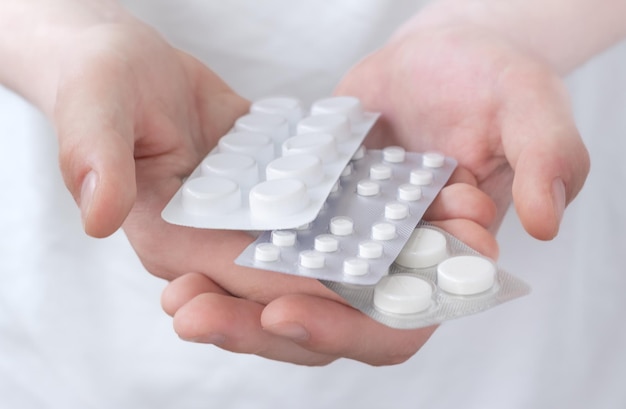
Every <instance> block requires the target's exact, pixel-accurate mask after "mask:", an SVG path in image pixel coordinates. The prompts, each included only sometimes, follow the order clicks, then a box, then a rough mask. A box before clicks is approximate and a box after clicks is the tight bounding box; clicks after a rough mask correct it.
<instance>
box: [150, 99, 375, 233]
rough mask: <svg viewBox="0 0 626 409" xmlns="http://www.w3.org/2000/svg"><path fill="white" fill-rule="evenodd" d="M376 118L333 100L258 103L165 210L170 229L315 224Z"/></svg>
mask: <svg viewBox="0 0 626 409" xmlns="http://www.w3.org/2000/svg"><path fill="white" fill-rule="evenodd" d="M378 116H379V114H377V113H370V112H364V111H363V108H362V106H361V103H360V101H359V100H358V99H357V98H354V97H347V96H346V97H330V98H325V99H320V100H318V101H316V102H315V103H313V104H312V106H311V109H310V112H309V113H308V114H306V115H304V110H303V109H302V104H301V103H300V101H299V100H298V99H296V98H292V97H272V98H266V99H263V100H259V101H255V102H254V103H253V104H252V105H251V107H250V112H249V113H248V114H246V115H244V116H242V117H240V118H238V119H237V121H236V122H235V124H234V127H233V129H232V130H231V132H229V133H228V134H226V135H224V136H223V137H222V138H220V140H219V142H218V144H217V146H216V147H215V148H214V149H213V150H212V151H211V152H210V153H209V154H208V155H207V156H206V157H205V158H204V160H203V161H202V163H200V165H199V166H198V167H197V168H196V169H195V170H194V171H193V173H192V174H191V175H190V176H189V177H188V179H187V180H186V181H185V183H184V184H183V186H182V187H181V188H180V189H179V190H178V192H176V194H175V195H174V197H173V198H172V199H171V200H170V201H169V203H168V204H167V205H166V207H165V209H164V210H163V212H162V217H163V219H164V220H165V221H167V222H169V223H173V224H178V225H183V226H191V227H198V228H210V229H231V230H271V229H287V228H295V227H297V226H301V225H303V224H306V223H309V222H311V221H312V220H313V219H315V217H316V216H317V214H318V213H319V211H320V209H321V207H322V205H323V204H324V202H325V201H326V199H327V197H328V195H329V193H330V192H331V190H332V188H333V186H334V185H335V184H336V182H337V180H338V179H339V176H340V175H341V173H342V172H343V171H344V168H345V167H346V165H347V164H348V163H349V161H350V159H351V158H352V157H353V155H354V154H355V152H356V151H357V149H358V148H359V146H360V145H361V143H362V142H363V139H364V138H365V136H366V135H367V134H368V132H369V131H370V129H371V128H372V126H373V125H374V124H375V122H376V120H377V118H378Z"/></svg>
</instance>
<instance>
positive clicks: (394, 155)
mask: <svg viewBox="0 0 626 409" xmlns="http://www.w3.org/2000/svg"><path fill="white" fill-rule="evenodd" d="M405 156H406V150H405V149H404V148H403V147H401V146H388V147H386V148H384V149H383V160H384V161H385V162H389V163H402V162H404V158H405Z"/></svg>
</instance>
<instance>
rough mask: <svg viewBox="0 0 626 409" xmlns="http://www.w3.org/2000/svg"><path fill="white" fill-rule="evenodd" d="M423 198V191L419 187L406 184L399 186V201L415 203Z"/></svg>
mask: <svg viewBox="0 0 626 409" xmlns="http://www.w3.org/2000/svg"><path fill="white" fill-rule="evenodd" d="M421 198H422V189H421V188H420V187H419V186H417V185H412V184H410V183H405V184H403V185H400V186H398V199H399V200H404V201H405V202H415V201H417V200H420V199H421Z"/></svg>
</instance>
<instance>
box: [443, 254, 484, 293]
mask: <svg viewBox="0 0 626 409" xmlns="http://www.w3.org/2000/svg"><path fill="white" fill-rule="evenodd" d="M495 279H496V266H495V265H494V263H493V262H492V261H491V260H488V259H486V258H484V257H479V256H456V257H451V258H449V259H447V260H444V261H442V262H441V263H439V265H438V266H437V285H438V286H439V288H441V289H442V290H443V291H445V292H447V293H451V294H456V295H473V294H478V293H482V292H484V291H487V290H489V289H490V288H491V287H493V285H494V283H495Z"/></svg>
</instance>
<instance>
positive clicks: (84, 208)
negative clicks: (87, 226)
mask: <svg viewBox="0 0 626 409" xmlns="http://www.w3.org/2000/svg"><path fill="white" fill-rule="evenodd" d="M97 182H98V175H97V174H96V172H94V171H93V170H92V171H89V173H87V175H86V176H85V178H84V179H83V185H82V186H81V188H80V204H79V205H80V214H81V217H82V219H83V224H84V223H85V221H86V220H87V216H88V215H89V208H90V207H91V202H92V199H93V194H94V192H95V191H96V185H97Z"/></svg>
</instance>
